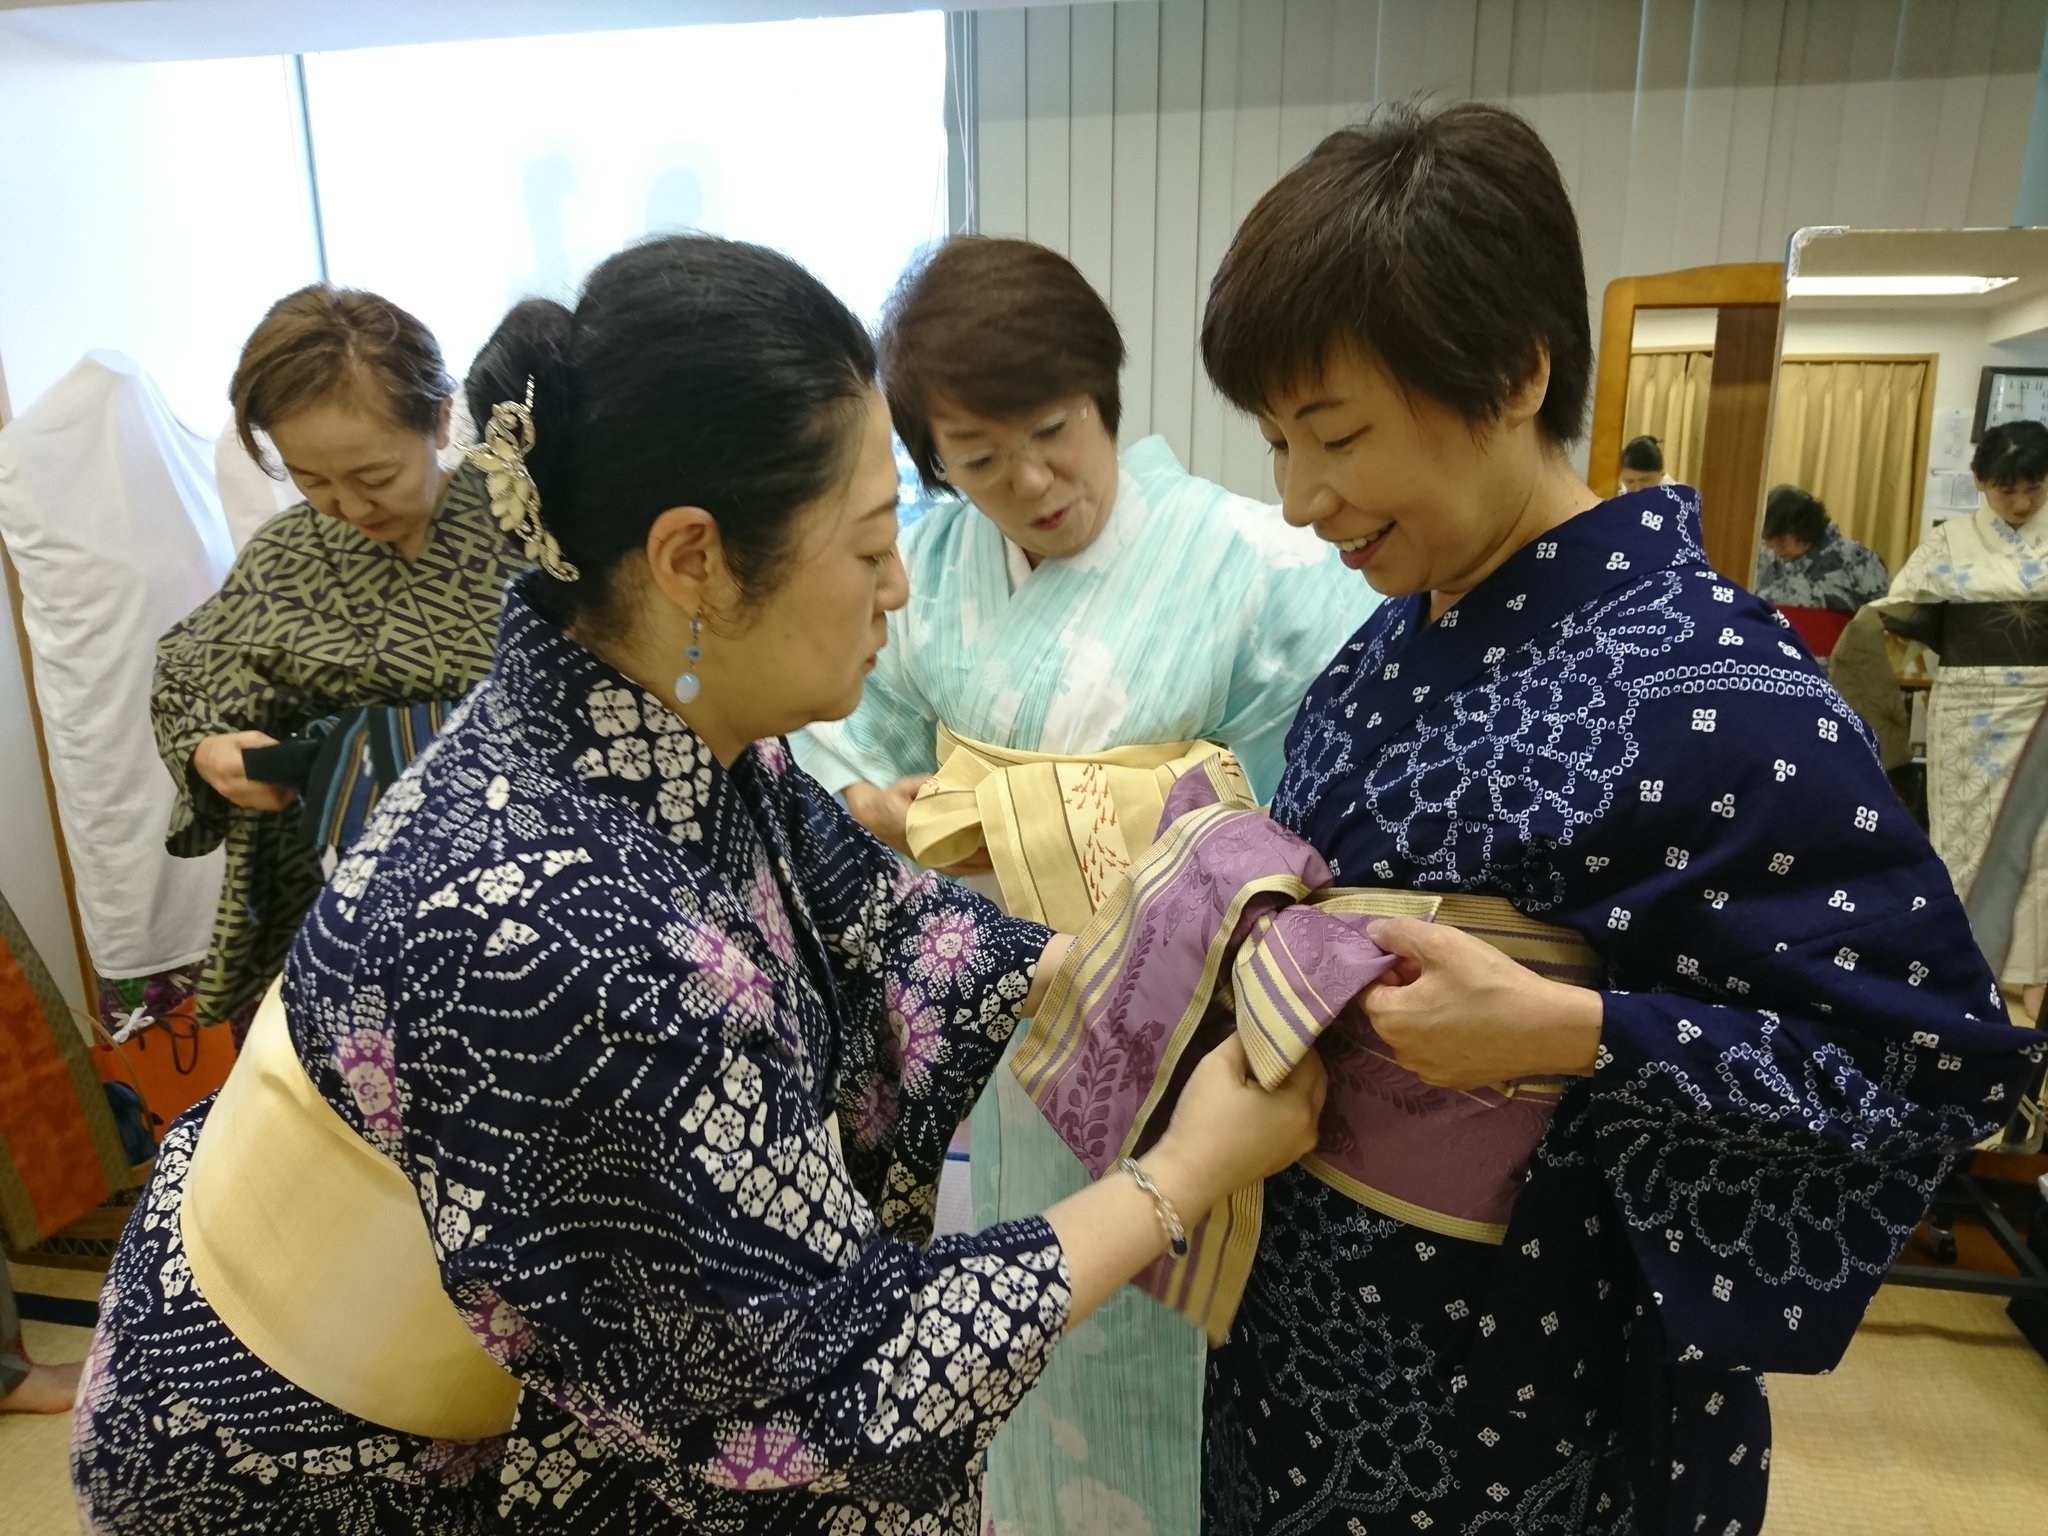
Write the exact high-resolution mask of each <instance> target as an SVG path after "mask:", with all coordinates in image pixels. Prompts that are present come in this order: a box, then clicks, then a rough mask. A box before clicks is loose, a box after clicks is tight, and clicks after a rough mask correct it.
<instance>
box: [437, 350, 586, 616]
mask: <svg viewBox="0 0 2048 1536" xmlns="http://www.w3.org/2000/svg"><path fill="white" fill-rule="evenodd" d="M531 452H533V375H532V374H528V375H527V377H526V398H525V400H523V401H521V400H500V401H499V402H498V403H497V404H496V405H494V406H492V407H491V419H490V422H489V424H488V425H486V426H485V427H484V435H483V440H482V441H481V442H479V443H476V444H474V445H473V446H471V447H469V448H467V449H465V450H464V451H463V456H464V457H465V458H467V459H468V460H469V462H470V463H472V464H474V465H475V466H476V467H477V468H478V469H480V470H482V471H483V472H484V479H485V482H486V483H487V484H488V486H489V488H490V495H491V516H492V517H494V518H496V519H497V520H498V526H499V527H500V528H502V529H504V530H505V531H506V532H507V533H516V534H517V535H519V538H520V540H521V541H522V542H523V543H524V544H525V545H526V557H527V559H529V560H532V561H533V562H534V563H535V564H537V565H538V566H539V567H540V568H541V569H542V570H544V571H546V572H547V573H548V574H549V575H550V576H552V577H554V578H555V580H557V581H575V580H576V579H577V578H578V577H580V576H581V575H582V574H583V573H582V572H581V571H579V570H577V569H576V567H575V566H574V565H572V564H571V563H570V562H569V560H568V559H567V558H566V557H565V556H564V555H563V554H562V546H561V545H560V544H558V543H556V542H555V536H554V535H553V534H552V533H550V532H548V527H547V524H546V523H543V522H542V521H541V520H540V487H539V486H537V485H535V484H534V483H533V476H532V475H531V474H529V473H528V472H527V468H526V456H527V455H528V454H529V453H531Z"/></svg>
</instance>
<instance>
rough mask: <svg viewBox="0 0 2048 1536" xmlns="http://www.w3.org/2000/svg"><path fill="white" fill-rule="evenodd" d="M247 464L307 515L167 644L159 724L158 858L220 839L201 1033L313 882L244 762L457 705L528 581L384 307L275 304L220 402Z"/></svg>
mask: <svg viewBox="0 0 2048 1536" xmlns="http://www.w3.org/2000/svg"><path fill="white" fill-rule="evenodd" d="M231 393H232V396H233V399H234V406H235V420H236V424H237V427H238V428H239V430H240V432H241V435H242V440H243V443H244V445H245V446H247V447H248V449H249V451H250V453H251V454H252V455H256V456H257V457H258V458H259V460H260V459H261V457H262V454H261V450H260V448H259V447H258V443H257V438H256V434H257V433H258V432H259V431H260V432H264V433H267V434H268V435H269V437H270V439H271V441H272V442H273V443H274V444H275V445H276V450H277V457H278V458H279V459H281V460H282V461H283V462H282V467H283V470H284V472H285V473H286V474H288V475H290V476H291V478H292V481H293V483H294V484H296V485H297V487H298V489H299V490H300V491H301V492H303V493H304V495H305V498H306V499H305V501H304V502H303V503H301V504H300V505H299V506H296V507H294V508H292V509H291V510H290V511H287V512H281V513H279V514H278V515H277V516H276V517H274V518H272V519H270V520H269V521H268V522H266V523H265V524H264V525H263V528H262V529H261V531H260V532H258V533H257V534H256V536H255V537H254V538H252V539H251V540H250V541H249V543H248V545H247V546H246V547H245V548H244V549H243V550H242V553H241V555H240V557H239V558H238V559H237V560H236V561H235V564H234V568H233V569H232V570H231V571H229V572H228V578H227V581H226V582H225V584H224V585H223V586H222V587H221V590H220V591H219V592H218V593H216V594H215V595H214V596H213V597H211V598H209V599H208V600H207V601H206V602H205V603H203V604H201V605H200V606H199V607H198V608H197V609H195V610H193V612H192V613H191V614H189V615H187V616H186V618H185V619H184V620H183V621H182V622H180V623H179V624H178V625H177V626H176V627H175V628H173V629H172V630H171V632H170V633H169V634H167V635H165V636H164V638H163V640H162V641H161V642H160V643H159V644H158V646H157V665H156V692H155V700H154V703H153V705H152V708H151V718H152V721H153V723H154V725H155V728H156V740H157V750H158V752H159V753H160V754H161V755H162V757H163V760H164V765H165V766H166V767H167V768H168V769H169V770H170V772H171V777H172V778H173V779H175V780H176V781H177V784H178V791H179V793H178V799H177V803H176V805H175V807H174V808H173V810H172V814H171V825H170V828H169V831H168V833H167V835H166V838H165V842H166V846H168V847H169V849H170V851H171V852H172V853H174V854H177V855H180V856H182V857H187V858H196V857H198V856H199V855H201V854H205V853H210V852H211V851H212V850H213V849H215V848H216V847H219V846H220V845H221V844H222V843H225V844H226V845H227V869H226V877H225V879H224V881H223V882H222V886H221V895H220V907H219V911H218V914H217V916H216V918H215V920H214V932H213V943H212V948H211V952H210V954H209V956H208V961H207V966H206V972H205V975H204V978H203V979H202V981H201V983H200V987H199V994H198V1009H199V1017H200V1019H201V1021H202V1022H205V1023H212V1022H217V1021H219V1020H221V1019H228V1018H233V1017H235V1016H236V1015H237V1014H239V1013H242V1012H244V1011H245V1010H246V1009H247V1007H248V1005H250V1004H251V1003H253V1002H254V1001H255V1000H256V998H257V997H258V995H259V994H261V992H262V991H263V989H264V987H265V986H267V985H268V984H269V983H270V981H271V980H272V979H273V978H274V977H275V976H276V975H277V973H278V970H279V968H280V967H281V966H282V965H283V963H284V954H285V950H286V949H287V948H288V947H289V946H290V944H291V941H292V936H293V935H294V934H295V933H296V932H297V931H298V927H299V923H300V920H301V919H302V918H304V916H305V915H306V910H307V908H308V907H310V906H311V905H312V902H313V898H314V896H315V895H317V894H318V893H319V890H320V882H321V878H322V871H321V868H320V862H319V859H318V856H317V854H316V852H315V850H314V847H313V845H312V843H311V842H310V841H309V840H308V839H307V838H306V837H305V836H304V834H303V833H302V831H301V829H300V826H299V818H298V817H297V816H287V815H282V814H279V813H280V812H283V811H286V810H287V809H289V808H290V807H291V805H292V802H293V800H294V798H295V792H294V791H293V790H291V789H289V788H286V787H284V786H282V785H279V784H275V783H266V782H263V781H262V780H261V779H259V778H252V777H250V775H249V773H248V772H247V771H246V770H245V765H244V762H243V753H244V752H245V751H247V750H249V749H251V748H261V747H267V746H272V745H275V743H276V740H277V738H279V737H281V736H286V735H289V734H291V733H293V732H295V731H296V730H297V729H299V728H300V727H301V726H303V725H306V724H309V723H311V722H313V721H315V720H319V719H322V718H324V717H326V716H329V715H333V714H335V713H337V712H340V711H343V710H348V709H353V708H358V707H361V706H364V705H397V706H405V705H420V704H426V703H430V702H435V701H443V700H453V699H455V698H457V697H459V696H460V695H462V694H463V693H466V692H467V691H468V690H469V689H470V688H471V687H472V686H474V685H475V684H476V682H477V681H478V680H479V679H480V678H482V676H483V675H484V673H485V671H486V670H488V668H489V666H490V661H491V642H492V639H493V637H494V635H495V634H496V632H497V627H498V606H499V603H500V601H501V599H502V596H503V592H504V587H505V583H506V581H507V580H508V579H509V578H510V577H512V576H513V575H514V574H516V573H517V572H518V571H520V570H521V569H523V568H524V566H525V563H526V562H525V560H524V559H523V558H522V557H521V553H520V550H519V547H518V545H517V543H516V542H515V541H513V540H511V539H510V538H508V536H507V535H506V534H505V533H504V532H503V531H502V530H501V529H500V528H499V527H498V526H497V524H496V523H495V522H493V521H492V518H491V513H490V501H489V497H488V496H487V495H486V494H485V487H484V477H483V475H482V473H481V472H480V471H478V470H476V469H473V468H469V467H464V468H461V469H456V470H453V471H450V470H448V469H445V468H443V467H442V464H441V456H440V455H441V450H442V449H443V448H445V447H446V446H447V445H448V426H449V416H450V412H451V408H452V406H453V403H454V394H455V382H454V380H453V379H452V378H451V377H450V376H449V374H448V371H447V369H446V368H445V367H444V366H443V365H442V361H441V348H440V345H439V343H437V342H436V341H435V340H434V337H433V334H432V333H431V332H429V331H428V330H427V328H426V327H425V326H424V325H422V324H420V322H419V321H418V320H416V319H414V318H413V317H412V316H411V315H409V314H407V313H406V312H405V311H404V310H402V309H400V308H399V307H398V306H397V305H395V304H393V303H391V302H390V301H389V300H388V299H383V298H380V297H378V296H377V295H376V294H372V293H362V292H356V291H351V290H347V289H336V288H330V287H328V286H326V285H325V284H315V285H314V286H312V287H309V288H302V289H300V290H299V291H298V292H297V293H293V294H290V295H288V296H287V297H285V298H283V299H280V300H279V301H278V302H277V303H276V304H275V305H274V306H273V307H272V308H271V310H270V313H269V314H267V315H265V316H264V318H263V321H262V323H261V324H260V325H258V326H257V327H256V330H255V332H254V333H253V334H252V335H251V336H250V338H249V340H248V343H247V344H246V345H245V346H244V347H243V349H242V358H241V363H240V365H239V366H238V367H237V369H236V370H235V378H234V383H233V386H232V389H231Z"/></svg>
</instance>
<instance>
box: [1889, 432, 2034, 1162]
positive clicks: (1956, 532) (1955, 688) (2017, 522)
mask: <svg viewBox="0 0 2048 1536" xmlns="http://www.w3.org/2000/svg"><path fill="white" fill-rule="evenodd" d="M1970 468H1971V471H1972V473H1974V474H1975V475H1976V477H1977V489H1978V491H1979V493H1980V494H1981V495H1982V496H1983V498H1984V505H1983V506H1981V507H1979V508H1978V509H1977V510H1976V511H1975V512H1974V513H1972V514H1970V515H1969V516H1967V517H1952V518H1949V519H1948V520H1947V521H1946V522H1943V523H1941V524H1940V525H1938V526H1937V527H1936V528H1935V529H1934V530H1933V531H1932V532H1931V533H1929V534H1928V535H1927V537H1926V538H1925V539H1924V540H1922V541H1921V544H1920V547H1919V548H1918V549H1916V550H1914V551H1913V554H1912V556H1911V558H1909V559H1908V560H1907V561H1906V564H1905V566H1904V568H1903V569H1901V570H1900V572H1899V575H1898V579H1897V580H1896V581H1894V582H1893V583H1892V586H1891V591H1890V592H1889V593H1888V594H1886V595H1885V597H1884V598H1883V599H1882V600H1881V601H1880V602H1878V603H1877V604H1876V606H1877V608H1878V610H1879V611H1880V612H1881V613H1882V614H1883V616H1884V622H1885V625H1886V627H1887V628H1889V629H1892V630H1895V631H1897V632H1898V633H1899V634H1902V635H1905V636H1907V637H1908V638H1909V639H1914V640H1919V641H1922V642H1924V643H1925V644H1926V645H1927V647H1928V648H1929V649H1930V650H1932V651H1934V652H1935V653H1936V654H1937V655H1938V656H1939V657H1940V658H1941V666H1940V668H1939V670H1937V671H1936V673H1935V675H1934V687H1933V689H1932V690H1931V691H1930V693H1929V695H1928V700H1927V811H1928V821H1929V826H1930V830H1931V831H1932V833H1933V837H1934V846H1935V848H1936V849H1937V850H1938V851H1939V852H1940V854H1941V856H1942V858H1943V859H1944V860H1945V861H1947V864H1948V867H1949V870H1950V872H1951V873H1952V874H1953V875H1954V876H1955V881H1956V889H1957V890H1959V891H1961V892H1962V893H1963V898H1964V900H1965V902H1966V903H1967V904H1968V906H1969V911H1970V921H1971V924H1972V926H1973V927H1974V928H1975V929H1976V932H1977V939H1978V942H1979V943H1980V944H1982V945H1983V946H1984V951H1985V953H1986V954H1987V955H1988V956H1989V957H1990V960H1991V963H1992V965H1993V966H1994V967H1995V968H1996V969H1997V971H1998V974H1999V979H2000V980H2001V981H2002V982H2003V983H2004V984H2005V985H2006V986H2008V987H2010V988H2012V989H2013V990H2014V991H2015V992H2016V993H2017V994H2019V996H2020V997H2021V999H2022V1006H2023V1007H2024V1008H2025V1010H2026V1012H2027V1013H2029V1014H2031V1015H2032V1016H2033V1017H2034V1018H2035V1019H2036V1020H2037V1021H2038V1020H2039V1019H2040V1017H2041V1009H2042V992H2043V988H2044V984H2048V730H2044V729H2043V722H2044V721H2048V515H2044V514H2043V513H2042V511H2041V508H2042V506H2043V504H2044V503H2048V427H2044V426H2042V425H2041V423H2039V422H2037V421H2015V422H2008V423H2006V424H2005V425H2003V426H1997V427H1993V428H1991V429H1990V430H1989V431H1987V432H1986V433H1985V434H1984V438H1983V441H1981V442H1980V443H1978V445H1977V452H1976V455H1975V457H1974V458H1973V459H1972V460H1971V463H1970ZM2027 1113H2028V1114H2029V1115H2031V1117H2032V1120H2033V1123H2032V1125H2030V1126H2029V1127H2027V1129H2026V1139H2027V1140H2029V1141H2032V1142H2034V1143H2035V1144H2037V1145H2038V1142H2039V1139H2040V1137H2041V1135H2042V1130H2043V1127H2042V1120H2043V1118H2044V1117H2043V1115H2042V1111H2041V1107H2040V1104H2039V1102H2038V1099H2037V1100H2036V1101H2035V1102H2033V1103H2031V1104H2030V1105H2029V1106H2028V1108H2027Z"/></svg>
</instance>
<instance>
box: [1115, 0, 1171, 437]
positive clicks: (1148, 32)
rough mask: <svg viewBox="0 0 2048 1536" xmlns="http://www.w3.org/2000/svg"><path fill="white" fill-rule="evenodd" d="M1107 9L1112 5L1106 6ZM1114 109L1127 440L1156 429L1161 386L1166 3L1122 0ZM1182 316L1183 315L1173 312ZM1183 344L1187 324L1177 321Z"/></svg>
mask: <svg viewBox="0 0 2048 1536" xmlns="http://www.w3.org/2000/svg"><path fill="white" fill-rule="evenodd" d="M1104 9H1109V8H1108V7H1104ZM1112 15H1113V19H1114V22H1115V38H1114V46H1115V50H1116V71H1115V81H1114V89H1115V102H1116V106H1115V114H1114V117H1113V119H1112V122H1113V132H1112V146H1111V164H1112V166H1113V168H1114V169H1113V172H1112V175H1111V178H1110V180H1111V185H1112V186H1113V187H1114V188H1115V191H1116V202H1115V204H1114V206H1113V207H1112V208H1111V209H1110V228H1111V231H1112V234H1113V238H1112V241H1111V248H1112V251H1113V253H1114V261H1113V263H1112V265H1111V268H1110V283H1109V288H1108V290H1107V292H1108V295H1109V305H1110V308H1111V309H1113V310H1115V311H1116V314H1117V319H1118V321H1119V323H1121V325H1122V326H1123V332H1124V345H1125V347H1127V348H1128V349H1129V352H1130V362H1129V364H1128V365H1127V366H1126V367H1125V369H1124V440H1125V441H1126V442H1135V441H1136V440H1137V439H1138V438H1140V437H1143V436H1144V435H1145V434H1146V433H1148V432H1151V431H1152V430H1153V425H1152V420H1153V412H1154V408H1155V401H1156V399H1157V390H1156V387H1155V385H1154V383H1153V379H1152V368H1153V358H1154V357H1155V356H1156V355H1157V349H1156V347H1155V345H1154V337H1155V336H1156V335H1157V333H1158V327H1159V316H1158V311H1157V303H1156V297H1157V293H1158V289H1159V285H1160V277H1161V274H1160V271H1159V266H1160V263H1159V255H1158V251H1157V248H1156V239H1155V237H1156V233H1157V230H1158V227H1159V224H1160V223H1161V222H1162V215H1161V213H1160V206H1161V204H1160V190H1161V189H1160V185H1159V135H1160V112H1159V75H1160V70H1161V66H1162V63H1163V56H1162V53H1161V49H1160V43H1159V6H1158V5H1157V4H1156V3H1131V0H1127V3H1124V4H1120V5H1118V6H1116V7H1115V9H1114V11H1113V13H1112ZM1173 318H1174V320H1175V321H1176V322H1177V321H1179V320H1180V319H1181V317H1180V316H1178V315H1176V316H1174V317H1173ZM1174 330H1175V333H1176V334H1177V335H1178V336H1180V338H1181V350H1182V351H1184V352H1185V351H1186V350H1187V341H1186V335H1185V328H1184V327H1183V326H1182V325H1179V324H1175V326H1174Z"/></svg>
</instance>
